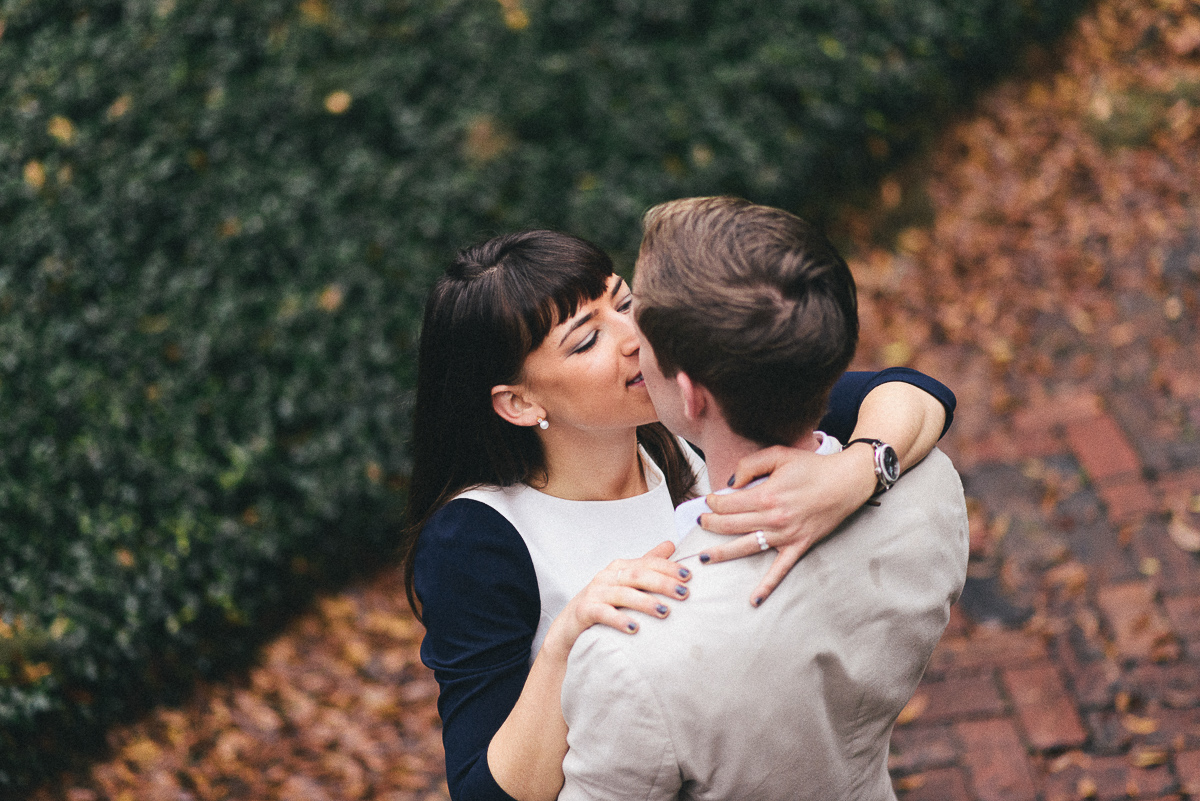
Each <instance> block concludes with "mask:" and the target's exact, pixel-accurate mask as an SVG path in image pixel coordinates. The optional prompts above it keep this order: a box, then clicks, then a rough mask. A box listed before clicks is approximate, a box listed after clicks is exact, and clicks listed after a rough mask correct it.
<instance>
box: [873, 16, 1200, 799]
mask: <svg viewBox="0 0 1200 801" xmlns="http://www.w3.org/2000/svg"><path fill="white" fill-rule="evenodd" d="M1174 12H1179V15H1178V16H1176V15H1175V14H1174ZM1184 30H1188V31H1192V33H1193V38H1192V39H1190V40H1188V41H1186V42H1185V41H1184V40H1183V39H1182V38H1180V37H1181V36H1182V33H1181V32H1182V31H1184ZM1198 73H1200V6H1197V5H1196V4H1194V3H1179V4H1172V3H1158V4H1151V3H1137V2H1132V1H1131V2H1121V1H1119V0H1118V1H1116V2H1102V3H1100V4H1099V5H1097V6H1096V7H1095V9H1094V11H1093V12H1092V13H1089V14H1088V15H1087V16H1085V17H1084V18H1083V20H1082V22H1081V24H1080V26H1079V29H1078V31H1077V32H1076V34H1075V35H1074V36H1073V37H1072V39H1071V40H1070V41H1069V42H1068V45H1067V47H1066V48H1065V54H1064V56H1063V61H1062V64H1061V66H1060V68H1059V69H1058V70H1057V71H1049V72H1048V73H1047V74H1045V75H1043V76H1041V77H1038V78H1034V79H1030V80H1029V81H1027V82H1023V83H1022V82H1014V83H1011V84H1008V85H1006V86H1004V87H1000V88H999V89H997V90H996V91H995V93H994V94H993V95H992V96H991V97H989V98H988V99H985V101H984V102H983V103H982V104H981V108H980V109H979V111H978V113H977V114H976V115H975V117H974V118H972V119H970V120H967V121H965V122H964V123H963V124H962V125H961V126H960V127H959V128H958V129H957V131H955V132H951V133H950V134H949V135H948V136H947V140H946V142H945V143H944V146H943V148H942V151H943V152H948V153H957V154H958V155H957V156H955V157H954V158H955V159H957V161H954V163H951V158H950V157H947V158H946V160H944V161H942V162H941V164H942V167H941V169H940V171H935V172H934V174H932V175H931V176H930V178H929V182H928V184H927V186H928V192H929V196H930V197H931V199H932V205H933V206H934V218H935V219H934V222H933V224H932V225H931V226H929V227H928V228H926V229H922V231H921V235H920V236H919V237H915V240H916V241H915V245H914V246H913V247H911V248H910V250H911V251H912V252H911V254H909V256H908V257H909V258H911V259H912V260H914V261H916V262H917V263H921V264H922V265H933V266H934V271H935V272H938V271H939V270H940V275H939V277H938V278H936V279H931V278H929V277H928V276H927V275H926V274H924V273H921V274H918V275H916V276H906V277H911V278H912V279H913V280H917V281H925V282H927V283H929V285H928V286H926V287H925V291H926V297H927V298H928V299H929V305H928V306H927V309H929V308H932V309H937V308H938V306H936V305H933V304H936V303H942V304H944V303H947V302H950V303H953V301H954V299H955V298H958V297H961V298H963V300H964V302H963V304H962V305H959V306H957V307H953V306H952V307H951V310H950V311H949V312H946V311H945V310H942V311H940V312H938V311H935V312H934V315H936V316H940V318H941V330H940V331H939V332H936V335H930V336H926V338H925V339H924V340H920V339H919V340H918V341H917V342H916V343H914V344H912V345H911V346H910V347H909V348H908V350H910V351H912V352H915V353H917V354H918V355H917V356H916V357H914V359H913V363H915V364H916V365H917V366H919V367H921V368H922V369H925V370H926V371H928V372H930V373H932V374H933V375H936V376H939V377H945V378H947V379H948V380H950V381H951V383H954V382H956V381H958V382H959V383H954V386H955V389H956V391H958V394H959V400H960V408H959V413H958V423H956V427H955V430H954V431H953V432H952V434H951V436H950V437H949V438H948V439H949V441H948V442H946V443H944V446H943V447H944V448H945V449H946V450H947V452H948V453H950V455H951V457H952V458H953V459H954V460H955V463H956V464H957V465H958V466H959V469H960V471H961V472H962V474H963V479H964V486H965V487H966V490H967V495H968V498H969V508H970V512H971V529H972V550H973V557H974V558H973V562H972V565H971V572H970V578H969V579H968V589H967V591H966V592H964V596H963V599H962V601H961V603H960V604H959V605H958V606H957V608H956V609H955V614H954V617H953V619H952V622H951V625H950V628H949V630H948V631H947V633H946V635H945V637H944V638H943V640H942V642H941V644H940V645H939V646H938V649H937V651H936V652H935V654H934V657H933V659H932V662H931V664H930V666H929V669H928V671H927V674H926V677H925V679H924V681H923V682H922V685H921V687H920V689H919V691H918V693H917V695H916V697H915V698H914V699H913V701H912V703H911V704H910V705H909V707H908V708H907V709H906V711H905V713H904V715H902V717H901V722H900V725H898V726H897V728H896V731H895V735H894V737H893V742H892V746H893V747H892V756H891V763H890V767H891V770H892V774H893V777H894V780H895V785H896V787H897V790H898V792H899V794H900V796H901V798H902V799H903V801H920V800H923V799H940V800H942V801H959V800H961V801H967V800H968V799H970V800H971V801H975V800H978V801H1035V799H1037V800H1039V801H1064V800H1065V799H1101V800H1102V799H1117V798H1145V799H1167V798H1172V799H1179V798H1200V558H1198V555H1197V553H1196V551H1198V550H1200V325H1198V321H1200V167H1197V166H1196V165H1197V164H1200V143H1198V138H1197V135H1196V131H1197V127H1200V113H1198V111H1197V106H1198V105H1200V97H1198V96H1196V95H1191V94H1189V95H1188V96H1187V97H1184V96H1183V95H1178V96H1174V95H1172V94H1171V93H1172V92H1178V91H1179V90H1180V87H1182V86H1183V85H1184V83H1185V82H1186V81H1194V80H1195V79H1196V77H1197V74H1198ZM1154 92H1164V93H1165V95H1164V96H1165V97H1174V98H1175V99H1172V100H1171V101H1170V103H1172V104H1174V105H1173V106H1172V107H1173V108H1174V109H1176V112H1175V113H1176V114H1178V115H1179V116H1178V117H1177V119H1178V120H1180V126H1179V127H1178V128H1171V127H1170V126H1169V124H1168V125H1167V126H1165V127H1163V128H1158V129H1156V132H1155V133H1154V134H1153V135H1151V136H1150V137H1149V141H1151V142H1153V146H1145V145H1144V146H1143V147H1142V148H1141V149H1139V148H1136V147H1130V146H1114V145H1113V144H1112V141H1111V140H1109V139H1106V137H1107V136H1109V135H1110V134H1111V133H1112V131H1111V130H1107V133H1106V126H1111V125H1112V124H1114V123H1113V121H1114V120H1115V119H1116V115H1115V114H1114V113H1113V111H1112V110H1113V108H1117V107H1120V108H1125V109H1126V110H1128V109H1130V108H1132V105H1131V104H1135V103H1137V102H1141V100H1144V99H1145V98H1147V97H1149V96H1150V95H1151V94H1152V93H1154ZM1164 108H1166V107H1165V106H1164ZM1143 141H1145V140H1143ZM1106 142H1107V144H1105V143H1106ZM963 154H966V155H963ZM971 154H975V155H974V157H972V155H971ZM935 160H936V158H935ZM982 176H986V178H987V180H981V177H982ZM902 236H903V234H902ZM910 237H911V234H910ZM898 250H900V251H901V252H900V255H894V254H892V253H889V254H885V255H884V256H882V257H880V256H879V254H875V257H874V262H877V264H875V266H874V267H873V268H872V270H873V272H874V273H875V274H878V275H880V276H883V277H884V278H886V277H887V276H888V275H890V274H892V273H894V272H895V271H896V270H897V269H900V268H902V267H903V263H902V258H903V256H904V254H903V248H899V249H898ZM868 263H869V264H872V263H873V262H870V261H869V262H868ZM939 264H942V265H950V267H945V266H943V267H942V268H938V267H937V265H939ZM867 275H868V278H870V276H871V275H872V272H868V273H867ZM937 281H940V282H942V283H943V284H946V285H948V286H934V285H933V283H935V282H937ZM867 286H868V289H867V295H868V304H867V305H868V310H869V313H872V312H871V309H875V311H874V312H873V313H874V315H875V317H874V320H873V322H874V324H875V326H876V327H879V326H881V325H882V326H886V325H887V324H888V318H889V317H891V318H893V319H895V318H902V317H903V313H904V311H905V309H904V307H903V304H902V303H900V298H899V296H898V293H895V292H891V291H890V290H889V289H888V288H887V283H886V281H885V280H883V279H876V280H875V281H874V282H872V281H871V280H868V281H867ZM1039 296H1040V297H1039ZM880 310H882V311H880ZM916 313H922V314H924V316H925V317H929V316H930V313H929V312H928V311H927V310H925V311H923V312H922V311H921V310H918V311H917V312H914V314H916ZM892 325H893V329H895V328H896V327H897V326H896V324H895V323H892ZM916 330H917V332H918V335H919V334H920V333H921V329H920V328H919V327H917V328H916ZM893 336H894V334H893ZM875 344H876V345H877V346H878V347H880V348H882V347H884V346H886V345H887V342H886V340H878V341H877V342H876V343H875Z"/></svg>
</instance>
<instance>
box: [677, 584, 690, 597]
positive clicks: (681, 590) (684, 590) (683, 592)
mask: <svg viewBox="0 0 1200 801" xmlns="http://www.w3.org/2000/svg"><path fill="white" fill-rule="evenodd" d="M675 594H676V595H678V596H679V597H680V598H682V597H683V596H685V595H687V587H685V586H683V585H682V584H676V585H675Z"/></svg>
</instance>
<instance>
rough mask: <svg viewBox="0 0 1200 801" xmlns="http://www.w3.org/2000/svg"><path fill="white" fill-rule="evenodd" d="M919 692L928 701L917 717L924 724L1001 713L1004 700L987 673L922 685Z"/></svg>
mask: <svg viewBox="0 0 1200 801" xmlns="http://www.w3.org/2000/svg"><path fill="white" fill-rule="evenodd" d="M918 692H921V693H924V694H925V696H926V697H927V698H928V699H929V705H928V706H927V707H926V708H925V711H924V712H923V713H922V714H921V716H920V718H919V720H920V722H921V723H925V724H930V723H942V722H945V721H954V720H961V719H962V718H965V717H982V716H985V715H999V714H1003V713H1004V700H1003V699H1002V698H1001V697H1000V692H999V690H998V689H997V688H996V682H995V681H993V680H992V677H991V675H990V674H983V675H978V676H963V677H960V678H951V679H946V680H944V681H934V682H929V683H922V684H921V689H920V690H919V691H918Z"/></svg>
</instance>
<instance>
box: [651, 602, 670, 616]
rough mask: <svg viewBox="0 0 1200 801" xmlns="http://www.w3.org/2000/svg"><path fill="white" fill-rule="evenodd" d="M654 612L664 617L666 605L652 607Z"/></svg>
mask: <svg viewBox="0 0 1200 801" xmlns="http://www.w3.org/2000/svg"><path fill="white" fill-rule="evenodd" d="M654 611H655V612H658V613H659V614H660V615H665V614H666V613H667V607H666V604H659V605H658V606H656V607H654Z"/></svg>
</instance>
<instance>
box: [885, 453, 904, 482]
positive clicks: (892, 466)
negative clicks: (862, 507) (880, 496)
mask: <svg viewBox="0 0 1200 801" xmlns="http://www.w3.org/2000/svg"><path fill="white" fill-rule="evenodd" d="M883 474H884V476H885V477H886V480H887V481H888V482H889V483H890V482H893V481H895V480H896V479H898V478H900V459H899V458H897V456H896V451H895V449H894V448H892V446H891V445H887V446H885V447H884V448H883Z"/></svg>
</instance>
